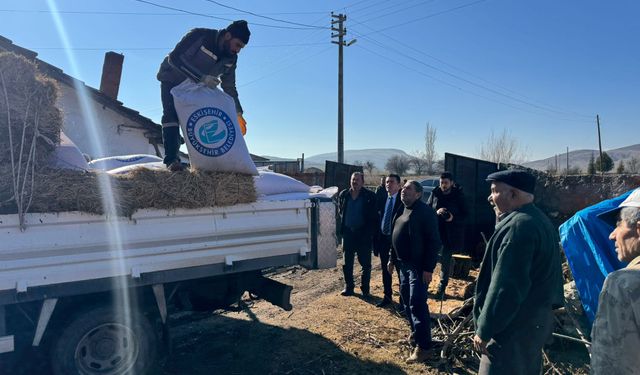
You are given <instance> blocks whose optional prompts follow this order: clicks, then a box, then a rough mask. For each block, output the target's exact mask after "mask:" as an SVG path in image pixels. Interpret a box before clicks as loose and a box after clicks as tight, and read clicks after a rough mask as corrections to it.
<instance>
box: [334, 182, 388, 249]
mask: <svg viewBox="0 0 640 375" xmlns="http://www.w3.org/2000/svg"><path fill="white" fill-rule="evenodd" d="M360 194H362V197H363V198H364V205H363V215H364V218H363V221H364V226H363V228H362V231H361V233H362V235H363V236H364V237H366V238H368V239H369V240H371V239H372V238H373V235H374V231H375V225H376V218H377V217H378V214H377V213H376V196H375V194H374V193H373V192H372V191H370V190H368V189H366V188H364V187H363V188H361V189H360ZM349 200H351V192H350V189H344V190H342V191H341V192H340V194H338V213H339V214H340V219H341V220H340V234H341V235H344V231H345V227H346V225H345V220H344V219H345V217H346V214H347V210H348V209H349V203H348V202H349Z"/></svg>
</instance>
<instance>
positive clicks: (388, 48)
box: [355, 32, 571, 116]
mask: <svg viewBox="0 0 640 375" xmlns="http://www.w3.org/2000/svg"><path fill="white" fill-rule="evenodd" d="M355 33H356V36H358V37H360V38H364V39H367V40H369V41H371V42H373V43H375V44H377V45H378V46H379V47H381V48H384V49H386V50H393V51H394V52H395V53H396V54H398V55H400V56H403V57H405V58H407V59H410V60H412V61H414V62H416V63H418V64H421V65H424V66H426V67H428V68H430V69H433V70H435V71H438V72H440V73H442V74H446V75H448V76H450V77H453V78H455V79H458V80H460V81H462V82H465V83H467V84H469V85H472V86H475V87H477V88H480V89H483V90H485V91H488V92H490V93H492V94H495V95H499V96H502V97H504V98H507V99H510V100H513V101H516V102H519V103H522V104H525V105H528V106H530V107H534V108H537V109H540V110H543V111H548V112H554V113H556V114H560V115H563V116H567V115H571V114H569V113H568V112H567V111H559V110H556V109H553V108H549V107H546V106H541V105H538V104H536V103H532V102H529V101H526V100H523V99H520V98H517V97H515V96H512V95H509V94H505V93H503V92H500V91H498V90H495V89H493V88H490V87H487V86H485V85H482V84H479V83H476V82H473V81H471V80H469V79H467V78H464V77H461V76H459V75H457V74H454V73H451V72H448V71H446V70H444V69H441V68H438V67H436V66H434V65H431V64H428V63H426V62H424V61H422V60H419V59H416V58H415V57H413V56H410V55H407V54H406V53H404V52H402V51H400V50H398V49H395V48H393V47H389V46H387V45H385V44H382V43H380V42H379V41H377V40H375V39H372V38H370V37H367V36H365V35H357V34H358V33H357V32H355Z"/></svg>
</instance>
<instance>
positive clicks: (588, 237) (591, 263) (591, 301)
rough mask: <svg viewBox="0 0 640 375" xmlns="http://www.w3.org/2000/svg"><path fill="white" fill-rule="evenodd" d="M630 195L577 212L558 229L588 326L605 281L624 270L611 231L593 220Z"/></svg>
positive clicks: (611, 228)
mask: <svg viewBox="0 0 640 375" xmlns="http://www.w3.org/2000/svg"><path fill="white" fill-rule="evenodd" d="M632 191H633V190H631V191H628V192H626V193H624V194H623V195H621V196H619V197H616V198H613V199H609V200H606V201H603V202H600V203H598V204H596V205H593V206H590V207H587V208H585V209H583V210H580V211H578V212H577V213H576V214H575V215H573V217H572V218H571V219H569V220H567V221H566V222H564V223H563V224H562V225H561V226H560V241H561V242H562V247H563V249H564V253H565V255H566V256H567V260H568V262H569V267H571V273H572V274H573V278H574V280H575V281H576V287H577V289H578V293H579V294H580V300H581V301H582V306H583V308H584V312H585V314H586V316H587V318H588V319H589V321H590V322H591V323H593V320H594V319H595V317H596V311H597V310H598V296H599V295H600V291H601V290H602V284H604V279H605V277H607V275H608V274H609V273H610V272H613V271H615V270H618V269H620V268H623V267H624V266H626V264H625V263H623V262H620V261H619V260H618V256H617V254H616V249H615V245H614V243H613V241H611V240H610V239H609V234H610V233H611V231H613V227H612V226H611V225H609V224H607V223H605V222H604V221H602V220H600V219H598V218H597V217H596V216H597V215H598V214H600V213H602V212H605V211H608V210H610V209H613V208H616V207H618V206H619V205H620V203H622V201H623V200H624V199H625V198H626V197H627V196H629V194H631V192H632Z"/></svg>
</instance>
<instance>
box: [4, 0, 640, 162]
mask: <svg viewBox="0 0 640 375" xmlns="http://www.w3.org/2000/svg"><path fill="white" fill-rule="evenodd" d="M232 8H235V9H232ZM332 11H333V12H335V13H342V14H346V16H347V20H346V23H345V26H346V28H347V35H346V40H347V41H351V40H355V42H354V43H353V44H351V45H350V46H349V47H345V48H344V149H345V150H353V149H368V148H396V149H401V150H404V151H406V152H408V153H414V152H415V151H421V150H424V147H425V146H424V136H425V128H426V125H427V124H430V126H432V127H434V128H435V129H436V130H437V141H436V145H435V146H436V151H437V152H438V153H439V155H440V156H441V157H442V156H443V155H444V152H451V153H456V154H461V155H467V156H471V157H477V156H479V152H480V148H481V146H482V145H483V144H486V142H487V140H488V138H489V136H490V135H491V133H492V132H493V133H494V134H501V133H502V132H503V131H506V132H508V134H509V136H510V137H511V138H513V139H515V140H516V141H517V142H518V143H519V145H520V149H521V150H522V151H524V153H525V156H526V158H527V159H529V160H536V159H541V158H545V157H549V156H552V155H554V154H558V153H564V152H566V148H567V147H568V148H569V150H570V151H571V150H578V149H597V148H598V138H597V127H596V114H598V115H599V116H600V125H601V131H602V146H603V149H605V150H607V149H613V148H618V147H624V146H628V145H631V144H636V143H640V137H638V136H637V134H638V129H639V128H640V126H639V125H640V43H638V36H640V22H638V19H640V2H637V1H633V0H619V1H618V0H614V1H606V2H605V1H597V0H580V1H578V0H568V1H554V0H537V1H512V0H407V1H385V0H382V1H380V0H351V1H334V0H326V1H300V0H298V1H293V0H271V1H264V0H262V1H259V0H236V1H230V0H220V1H211V0H182V1H168V0H149V1H147V0H110V1H99V0H84V1H77V0H58V1H55V0H22V1H17V0H3V1H2V2H0V19H1V20H2V21H1V22H0V35H2V36H4V37H6V38H8V39H11V40H12V41H13V42H14V43H15V44H17V45H19V46H22V47H24V48H27V49H30V50H33V51H35V52H37V53H38V57H39V58H40V59H41V60H44V61H46V62H48V63H50V64H52V65H55V66H57V67H59V68H61V69H63V70H64V71H65V72H66V73H68V74H71V75H74V76H75V77H76V78H78V79H80V80H82V81H84V82H85V83H86V84H88V85H89V86H92V87H96V88H97V87H99V86H100V75H101V71H102V63H103V60H104V53H105V52H107V51H115V52H119V53H122V54H124V56H125V58H124V67H123V74H122V81H121V85H120V93H119V96H118V99H119V100H120V101H122V102H123V103H124V105H126V106H128V107H130V108H133V109H135V110H138V111H139V112H140V113H141V114H142V115H144V116H147V117H149V118H151V119H152V120H154V121H156V122H157V123H159V122H160V117H161V114H162V107H161V104H160V85H159V82H158V81H157V80H156V78H155V76H156V72H157V70H158V67H159V65H160V63H161V62H162V60H163V58H164V56H165V55H166V54H167V53H168V52H170V51H171V50H172V48H173V47H174V46H175V44H176V43H177V42H178V41H179V40H180V39H181V38H182V36H183V35H184V34H185V33H186V32H187V31H189V30H190V29H192V28H194V27H209V28H216V29H217V28H223V27H225V26H227V25H228V24H229V23H230V21H232V20H234V19H246V20H247V21H248V22H249V25H250V28H251V39H250V41H249V44H248V45H247V46H246V48H245V49H243V50H242V51H241V53H240V56H239V61H238V68H237V72H236V76H237V86H238V91H239V94H240V100H241V102H242V106H243V108H244V112H245V119H246V120H247V122H248V125H247V127H248V133H247V135H246V137H245V140H246V142H247V145H248V147H249V151H250V152H251V153H253V154H257V155H270V156H278V157H288V158H296V157H300V156H301V154H303V153H304V154H305V155H306V156H312V155H315V154H319V153H325V152H335V151H336V150H337V123H338V121H337V118H338V114H337V113H338V46H337V45H336V44H332V43H331V40H332V39H331V30H330V29H329V28H330V26H331V25H330V22H331V12H332ZM56 19H57V20H59V22H56ZM62 31H63V32H62ZM65 35H66V40H67V42H68V45H69V46H70V49H65ZM73 61H75V64H76V69H74V68H73V67H74V65H73V64H74V62H73ZM76 71H77V73H75V74H74V73H73V72H76Z"/></svg>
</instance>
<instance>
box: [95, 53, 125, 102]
mask: <svg viewBox="0 0 640 375" xmlns="http://www.w3.org/2000/svg"><path fill="white" fill-rule="evenodd" d="M123 62H124V55H121V54H119V53H115V52H107V53H105V54H104V65H102V79H101V80H100V91H102V92H103V93H104V94H106V95H107V96H109V97H111V98H112V99H115V100H118V90H119V89H120V77H122V63H123Z"/></svg>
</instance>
